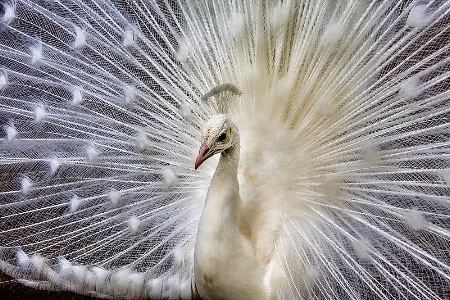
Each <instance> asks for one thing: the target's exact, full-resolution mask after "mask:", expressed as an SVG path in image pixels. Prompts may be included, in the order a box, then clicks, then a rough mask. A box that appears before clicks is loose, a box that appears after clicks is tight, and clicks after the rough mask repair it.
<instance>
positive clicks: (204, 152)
mask: <svg viewBox="0 0 450 300" xmlns="http://www.w3.org/2000/svg"><path fill="white" fill-rule="evenodd" d="M212 155H213V152H212V151H211V149H210V148H209V147H208V145H206V143H202V145H201V146H200V150H199V151H198V156H197V160H196V161H195V170H197V168H198V167H200V165H201V164H202V163H203V162H204V161H205V160H207V159H208V158H210V157H211V156H212Z"/></svg>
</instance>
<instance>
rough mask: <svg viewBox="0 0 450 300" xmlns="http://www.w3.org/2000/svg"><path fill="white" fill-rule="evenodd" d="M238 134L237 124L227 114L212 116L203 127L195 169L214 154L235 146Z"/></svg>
mask: <svg viewBox="0 0 450 300" xmlns="http://www.w3.org/2000/svg"><path fill="white" fill-rule="evenodd" d="M238 136H239V134H238V131H237V128H236V126H235V125H234V123H233V122H232V121H231V120H230V119H229V118H228V116H227V115H223V114H220V115H215V116H212V117H211V118H210V119H209V120H208V122H206V125H205V127H204V129H203V134H202V144H201V146H200V150H199V153H198V157H197V160H196V161H195V169H197V168H198V167H199V166H200V165H201V164H202V163H203V162H204V161H205V160H207V159H208V158H210V157H211V156H213V155H214V154H216V153H220V152H222V151H224V150H227V149H229V148H232V147H234V146H235V145H236V143H237V142H238V140H239V138H238Z"/></svg>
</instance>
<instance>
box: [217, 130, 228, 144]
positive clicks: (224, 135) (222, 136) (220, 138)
mask: <svg viewBox="0 0 450 300" xmlns="http://www.w3.org/2000/svg"><path fill="white" fill-rule="evenodd" d="M226 139H227V134H226V133H225V132H224V133H222V134H220V135H219V138H218V140H219V142H224V141H225V140H226Z"/></svg>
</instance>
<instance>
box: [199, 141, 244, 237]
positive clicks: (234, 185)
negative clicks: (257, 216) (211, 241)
mask: <svg viewBox="0 0 450 300" xmlns="http://www.w3.org/2000/svg"><path fill="white" fill-rule="evenodd" d="M238 164H239V145H235V146H233V147H232V148H229V149H227V150H225V151H223V152H222V153H221V155H220V159H219V163H218V165H217V168H216V171H215V173H214V176H213V179H212V180H211V184H210V187H209V191H208V196H207V197H206V203H205V208H204V209H203V213H204V214H209V213H211V212H222V213H224V214H222V217H221V218H219V219H218V224H217V226H218V228H217V230H220V229H221V227H222V226H223V225H225V224H227V223H228V224H229V222H230V221H232V222H233V224H236V225H237V217H238V214H239V208H240V204H241V198H240V195H239V182H238V179H237V169H238Z"/></svg>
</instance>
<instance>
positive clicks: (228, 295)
mask: <svg viewBox="0 0 450 300" xmlns="http://www.w3.org/2000/svg"><path fill="white" fill-rule="evenodd" d="M238 163H239V144H237V145H236V146H234V147H233V148H232V149H229V150H226V151H224V152H222V154H221V157H220V160H219V164H218V165H217V169H216V172H215V173H214V177H213V179H212V181H211V185H210V188H209V191H208V195H207V197H206V203H205V207H204V209H203V212H202V216H201V219H200V224H199V230H198V233H197V241H196V247H195V283H196V287H197V290H198V292H199V293H200V296H201V297H203V298H207V299H265V298H267V295H266V293H265V292H264V287H263V285H262V282H263V276H264V272H263V267H261V266H260V264H259V263H258V261H257V259H256V256H255V254H254V249H253V247H252V246H251V244H250V242H249V241H248V240H247V238H246V237H245V236H244V235H243V234H242V233H241V232H240V230H239V217H240V212H241V198H240V196H239V182H238V179H237V168H238ZM246 274H255V275H256V276H253V275H252V276H247V275H246ZM258 274H259V275H260V276H258ZM250 277H251V278H250Z"/></svg>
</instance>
